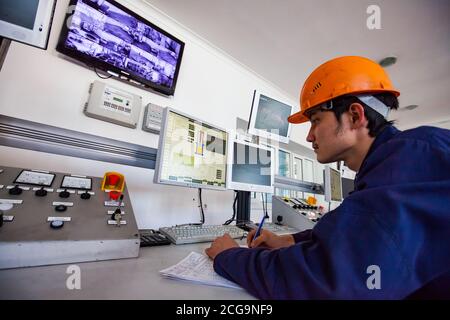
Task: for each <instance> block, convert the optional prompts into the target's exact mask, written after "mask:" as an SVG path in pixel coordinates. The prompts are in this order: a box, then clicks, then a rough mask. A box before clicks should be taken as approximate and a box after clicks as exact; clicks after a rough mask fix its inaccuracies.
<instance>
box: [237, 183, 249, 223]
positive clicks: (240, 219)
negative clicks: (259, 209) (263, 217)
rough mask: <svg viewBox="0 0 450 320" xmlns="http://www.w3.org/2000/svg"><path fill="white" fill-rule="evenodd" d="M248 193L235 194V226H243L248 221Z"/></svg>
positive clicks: (239, 192)
mask: <svg viewBox="0 0 450 320" xmlns="http://www.w3.org/2000/svg"><path fill="white" fill-rule="evenodd" d="M250 207H251V202H250V191H238V192H237V212H236V225H237V226H240V225H245V224H246V223H247V222H249V221H250Z"/></svg>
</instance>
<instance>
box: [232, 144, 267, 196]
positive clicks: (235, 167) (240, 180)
mask: <svg viewBox="0 0 450 320" xmlns="http://www.w3.org/2000/svg"><path fill="white" fill-rule="evenodd" d="M227 166H228V169H227V188H228V189H232V190H239V191H251V192H265V193H273V184H274V151H273V149H272V148H269V147H265V146H259V145H255V144H252V143H249V142H243V141H238V140H233V139H230V140H229V142H228V164H227Z"/></svg>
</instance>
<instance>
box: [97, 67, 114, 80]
mask: <svg viewBox="0 0 450 320" xmlns="http://www.w3.org/2000/svg"><path fill="white" fill-rule="evenodd" d="M93 68H94V71H95V74H96V75H97V76H98V77H99V78H100V79H109V78H111V77H112V75H109V76H108V77H103V76H101V75H100V74H99V73H98V72H97V68H96V67H93Z"/></svg>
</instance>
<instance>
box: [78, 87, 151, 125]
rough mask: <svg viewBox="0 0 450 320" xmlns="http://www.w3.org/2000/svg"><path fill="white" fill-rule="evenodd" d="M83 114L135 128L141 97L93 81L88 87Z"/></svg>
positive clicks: (139, 111)
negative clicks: (87, 96) (87, 98)
mask: <svg viewBox="0 0 450 320" xmlns="http://www.w3.org/2000/svg"><path fill="white" fill-rule="evenodd" d="M89 93H90V96H89V101H88V102H87V103H86V104H85V107H84V114H85V115H87V116H88V117H92V118H96V119H99V120H103V121H108V122H112V123H115V124H118V125H122V126H125V127H130V128H136V126H137V123H138V120H139V116H140V113H141V106H142V97H140V96H138V95H135V94H132V93H130V92H127V91H124V90H121V89H117V88H114V87H111V86H110V85H107V84H106V83H102V82H100V81H97V80H96V81H94V82H93V83H92V84H91V87H90V89H89Z"/></svg>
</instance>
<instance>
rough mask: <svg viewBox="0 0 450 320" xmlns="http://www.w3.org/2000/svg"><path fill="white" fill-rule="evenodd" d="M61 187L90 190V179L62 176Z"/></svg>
mask: <svg viewBox="0 0 450 320" xmlns="http://www.w3.org/2000/svg"><path fill="white" fill-rule="evenodd" d="M61 188H69V189H82V190H91V189H92V179H91V178H86V177H77V176H64V179H63V181H62V183H61Z"/></svg>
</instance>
